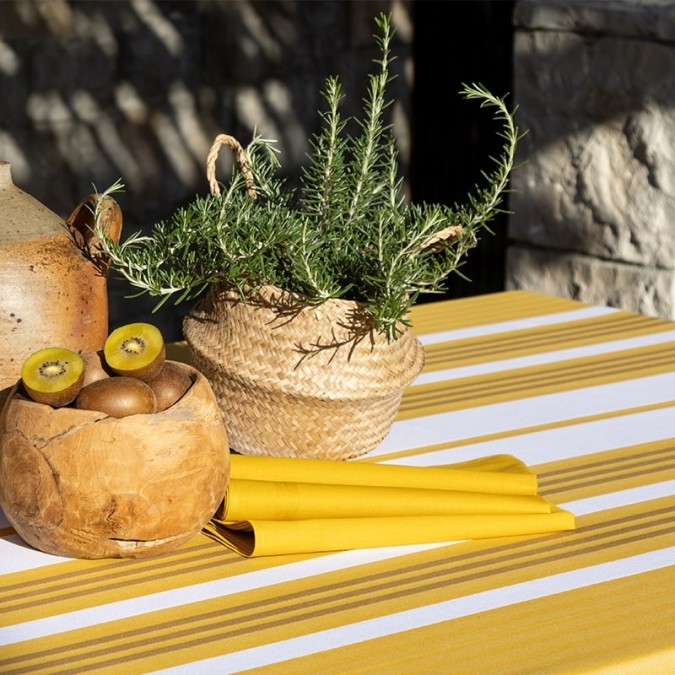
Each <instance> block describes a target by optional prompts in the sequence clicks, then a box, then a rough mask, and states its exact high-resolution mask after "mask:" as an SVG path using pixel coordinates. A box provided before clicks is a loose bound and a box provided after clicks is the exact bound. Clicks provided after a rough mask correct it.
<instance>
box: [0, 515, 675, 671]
mask: <svg viewBox="0 0 675 675" xmlns="http://www.w3.org/2000/svg"><path fill="white" fill-rule="evenodd" d="M674 511H675V508H673V507H666V508H662V509H658V510H656V511H654V512H652V513H642V514H635V515H632V516H628V517H624V518H618V519H614V520H612V521H608V522H602V523H596V524H595V525H589V526H587V527H585V528H583V529H581V530H577V531H576V532H575V533H566V534H565V535H549V536H546V537H538V538H537V539H536V541H533V540H532V539H528V540H525V541H521V542H518V543H516V544H513V543H511V544H505V545H501V546H498V547H496V548H495V549H490V550H488V551H485V550H480V551H470V552H468V553H464V554H461V555H458V556H452V555H451V556H449V557H448V558H444V559H442V560H435V561H429V562H425V563H417V564H415V565H410V566H408V567H406V568H401V569H396V570H392V571H387V572H385V573H382V572H380V573H376V574H371V575H367V576H365V577H361V578H359V579H354V580H351V581H349V582H347V583H345V582H339V583H334V584H328V585H323V586H321V587H320V588H315V589H312V590H311V591H294V592H292V593H286V594H284V595H281V596H278V597H277V598H275V599H274V600H269V599H261V600H256V601H251V602H247V603H244V604H242V605H239V606H237V607H227V608H219V609H217V610H214V611H211V612H207V613H204V614H201V615H199V616H196V617H186V618H184V619H178V620H171V621H166V622H163V623H160V624H155V625H153V626H150V627H143V628H139V629H134V630H131V631H125V632H123V633H119V634H115V635H109V636H107V638H106V639H104V640H101V639H92V640H85V641H83V642H79V643H77V644H76V645H72V646H70V647H69V649H72V650H74V649H84V648H87V647H91V646H96V647H99V649H96V650H95V651H92V652H89V653H88V654H86V655H82V658H84V659H90V658H93V657H96V656H98V655H101V656H103V655H107V654H108V653H109V650H110V648H109V647H101V644H102V643H103V642H105V641H114V640H118V639H123V640H128V639H130V638H134V637H135V636H140V635H144V634H147V633H149V632H157V631H162V630H165V629H170V628H177V627H182V626H187V627H186V628H181V630H179V631H174V632H172V633H171V634H170V635H169V634H164V635H162V639H163V640H175V639H176V638H177V637H183V636H186V635H192V636H194V634H195V630H197V631H200V632H204V631H206V630H215V629H218V628H219V627H221V626H222V627H224V628H230V630H229V631H226V632H225V633H222V632H219V634H218V635H217V636H215V637H211V638H210V637H204V636H202V637H201V638H195V640H194V641H191V642H190V643H187V644H183V645H181V646H180V647H178V648H185V647H186V646H197V645H198V644H200V643H202V644H203V643H204V642H205V641H206V642H209V641H212V640H216V639H217V640H221V639H226V638H231V637H236V636H239V635H242V634H245V633H247V632H251V631H252V630H255V631H256V632H258V631H262V630H265V629H267V628H272V627H275V626H279V625H283V624H286V623H288V620H289V619H286V618H279V619H275V620H274V621H271V622H267V623H264V624H257V625H256V626H255V627H250V626H242V627H238V628H232V619H231V618H228V615H232V614H235V613H241V612H245V611H247V610H260V611H259V613H258V614H256V615H253V616H247V617H242V618H240V619H237V622H238V623H239V624H241V623H245V622H251V621H255V620H256V618H257V617H264V616H266V615H268V614H269V613H270V611H271V610H270V603H271V602H274V603H275V604H280V605H285V606H287V605H288V603H289V602H291V601H293V603H294V604H293V606H292V607H290V611H292V612H295V610H297V609H298V608H303V607H310V608H314V607H316V603H317V602H323V603H324V604H325V603H326V601H328V602H330V603H335V602H339V601H341V600H346V601H349V600H351V599H352V598H353V595H354V590H353V588H351V587H353V586H362V585H364V584H369V585H368V587H367V590H368V592H369V593H372V592H373V591H376V592H377V591H379V590H387V589H389V588H392V587H398V586H400V583H401V582H400V580H397V579H396V578H395V577H400V576H401V575H411V574H413V573H415V583H417V581H419V580H425V581H430V582H431V583H428V584H426V585H424V586H417V585H416V586H415V589H414V592H415V593H420V592H426V591H427V590H431V589H433V588H437V587H438V585H439V583H441V582H440V581H439V579H443V578H445V582H444V583H448V580H447V576H448V573H449V574H451V575H455V574H456V573H457V572H458V571H459V572H465V571H466V573H465V574H464V575H462V576H459V577H458V578H452V579H451V580H450V583H452V584H459V583H465V582H467V581H474V580H477V579H483V578H486V577H489V576H491V575H495V574H500V573H503V572H504V571H513V570H517V569H523V568H525V567H531V566H534V565H539V564H546V563H548V562H551V561H555V560H559V559H563V558H569V557H573V556H575V555H586V554H587V553H588V552H593V551H595V550H602V549H604V548H607V549H609V548H614V547H616V546H620V545H624V544H627V543H632V542H635V541H641V540H644V539H647V538H650V537H654V536H657V535H659V534H667V533H670V532H672V531H675V523H674V522H673V518H672V513H673V512H674ZM662 514H666V515H665V517H663V518H660V519H658V520H652V521H647V522H645V523H641V524H640V522H639V521H640V520H643V519H644V518H645V517H652V518H653V516H659V515H662ZM631 522H632V524H627V523H631ZM617 525H621V527H618V528H617V527H616V526H617ZM661 525H665V526H666V527H665V528H664V529H663V530H659V531H657V532H654V531H653V529H654V528H655V527H658V526H661ZM645 528H646V529H649V532H647V533H641V534H638V532H639V530H641V529H645ZM628 533H634V534H633V536H630V537H625V538H624V539H621V540H615V541H611V542H609V544H607V543H606V542H605V543H603V541H602V540H603V539H607V538H613V537H616V536H617V535H619V536H620V535H622V534H628ZM581 534H583V536H579V535H581ZM546 540H549V541H550V540H553V542H552V543H551V544H549V545H543V542H545V541H546ZM586 542H588V544H592V545H590V546H589V545H585V544H586ZM580 546H583V548H582V550H580V551H579V550H578V549H579V547H580ZM514 549H519V550H517V551H516V553H515V555H514ZM495 551H497V552H499V551H504V552H505V553H504V554H503V555H501V556H499V555H498V556H496V557H495V556H494V553H495ZM542 553H544V554H545V555H546V557H544V558H542V557H541V554H542ZM533 555H535V556H537V557H536V558H534V559H532V560H529V561H528V560H524V558H526V557H528V556H533ZM486 556H490V557H486ZM480 557H485V559H484V560H482V561H481V563H482V564H483V565H484V566H489V567H490V568H491V569H487V570H483V571H478V570H477V562H476V558H480ZM460 562H462V563H463V564H458V563H460ZM501 563H507V566H505V567H500V568H499V569H497V570H495V569H492V568H493V567H494V566H495V565H498V564H501ZM441 565H442V566H443V568H442V569H440V570H436V571H433V568H438V567H439V566H441ZM420 572H423V573H420ZM431 580H433V581H431ZM378 581H379V582H380V583H379V584H378V585H372V582H378ZM343 589H344V590H343ZM332 591H341V592H340V593H338V594H334V595H331V596H330V597H328V598H324V599H321V598H319V599H318V600H317V599H316V598H312V597H311V596H312V595H325V594H326V593H329V592H332ZM411 592H412V591H411V590H410V589H409V588H406V589H399V590H397V591H395V592H393V593H389V594H387V595H379V596H376V597H375V596H374V597H372V598H370V599H368V600H367V601H366V602H367V604H374V603H376V602H383V601H387V600H391V599H396V598H398V597H402V596H404V595H405V596H409V595H410V594H411ZM363 604H364V599H363V598H360V599H358V600H356V601H354V602H353V603H348V604H347V605H344V604H342V605H340V610H343V609H350V608H356V607H359V606H361V605H363ZM284 611H285V612H287V611H288V610H284ZM331 611H335V610H331ZM325 613H326V610H325V609H320V610H315V611H312V612H309V613H305V614H304V615H302V616H300V617H296V616H293V617H292V618H291V619H290V620H292V621H294V622H295V621H300V620H306V619H308V618H315V617H317V616H322V615H324V614H325ZM209 619H217V621H216V622H215V623H212V624H210V625H208V626H200V627H199V628H198V629H195V628H194V627H189V624H193V623H195V622H203V621H204V620H209ZM156 643H157V638H150V637H147V638H144V639H143V640H137V641H136V642H135V643H134V645H133V647H134V648H139V647H144V646H146V645H156ZM128 646H129V644H127V645H126V647H128ZM172 649H174V648H172ZM164 651H166V650H164V649H161V648H160V649H157V650H151V651H144V652H143V657H145V656H152V655H153V654H155V653H156V654H160V653H163V652H164ZM62 652H63V648H58V647H57V648H51V649H47V650H42V651H39V652H34V653H32V654H28V655H25V656H20V657H15V658H10V659H8V660H4V661H0V665H2V664H6V665H13V664H18V663H20V662H22V661H23V662H25V661H27V660H33V659H41V658H45V657H48V656H50V655H52V654H61V653H62ZM134 658H136V657H119V658H118V659H112V660H109V661H103V662H99V663H98V664H97V665H98V666H99V667H100V666H107V665H116V664H118V663H125V662H128V661H131V660H133V659H134ZM73 660H74V657H73V656H69V657H64V658H63V659H61V660H58V661H54V662H50V666H58V665H65V664H68V666H69V668H68V672H73V673H74V672H80V671H78V670H74V669H73V668H72V665H73ZM3 672H10V671H3ZM11 672H15V671H11ZM16 672H20V671H16Z"/></svg>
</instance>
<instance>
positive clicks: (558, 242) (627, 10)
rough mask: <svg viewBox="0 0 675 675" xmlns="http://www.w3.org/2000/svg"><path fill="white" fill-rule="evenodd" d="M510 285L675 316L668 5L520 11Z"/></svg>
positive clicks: (674, 86)
mask: <svg viewBox="0 0 675 675" xmlns="http://www.w3.org/2000/svg"><path fill="white" fill-rule="evenodd" d="M514 24H515V38H514V91H515V100H516V103H517V104H518V105H519V124H520V125H521V126H522V127H523V128H524V129H527V130H528V135H527V136H526V138H525V139H524V140H523V142H522V144H521V148H520V159H521V160H524V161H526V164H525V165H524V166H523V167H521V168H520V169H518V170H517V172H516V173H515V174H514V179H513V187H514V189H515V190H516V192H515V193H514V194H513V195H512V198H511V204H510V205H511V209H512V210H513V211H514V215H513V216H512V217H511V219H510V224H509V236H510V238H511V239H512V245H511V246H510V248H509V250H508V256H507V280H506V283H507V287H508V288H525V289H530V290H535V291H541V292H544V293H550V294H555V295H562V296H567V297H572V298H576V299H580V300H582V301H587V302H592V303H599V304H608V305H612V306H617V307H622V308H625V309H628V310H632V311H638V312H642V313H645V314H648V315H655V316H663V317H668V318H675V110H674V108H675V79H674V78H673V73H674V72H675V5H673V3H672V2H668V1H661V2H659V1H658V0H651V1H639V0H632V1H629V0H623V1H618V0H615V1H612V2H606V1H585V2H574V1H562V0H548V1H546V0H532V1H523V2H518V3H517V5H516V8H515V13H514Z"/></svg>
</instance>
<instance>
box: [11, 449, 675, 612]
mask: <svg viewBox="0 0 675 675" xmlns="http://www.w3.org/2000/svg"><path fill="white" fill-rule="evenodd" d="M667 450H670V448H668V449H667ZM653 454H654V453H644V454H643V455H642V456H647V455H653ZM626 459H633V458H632V457H630V458H616V459H611V458H609V459H606V460H604V461H599V462H593V463H589V464H588V465H587V467H599V468H600V469H601V470H598V471H594V472H592V475H594V476H599V475H603V474H606V476H607V478H606V479H605V480H595V481H590V482H589V481H586V482H585V483H583V484H581V483H580V482H579V480H578V479H577V478H576V477H575V476H569V477H568V478H564V479H560V480H557V481H556V480H554V478H555V477H556V476H558V475H559V474H569V470H565V469H562V470H560V471H555V472H549V473H542V474H540V475H539V488H540V491H541V489H542V488H548V489H552V488H556V489H555V490H551V493H550V495H549V496H555V495H557V494H559V493H564V492H567V491H569V490H571V489H576V488H578V487H587V486H588V485H595V484H601V483H606V482H609V481H610V480H611V474H612V472H614V471H616V470H617V469H614V468H613V466H612V465H613V464H614V463H616V462H623V461H625V460H626ZM636 461H641V460H640V457H638V458H637V459H636ZM603 470H604V471H603ZM581 473H582V474H584V475H587V474H588V473H589V472H587V471H585V468H584V467H582V469H581ZM649 473H653V471H651V472H650V471H649V470H645V471H641V472H634V473H632V474H630V476H631V477H633V476H639V475H647V474H649ZM567 486H569V487H567ZM566 487H567V489H565V488H566ZM195 551H196V552H198V555H196V556H194V555H190V556H183V557H187V558H194V560H193V561H192V562H190V560H189V559H188V560H185V559H181V560H176V561H166V562H163V563H160V564H154V565H153V569H154V572H155V573H154V574H153V575H147V571H148V570H147V567H143V568H142V569H135V570H131V572H132V573H133V572H135V571H136V572H139V573H142V574H145V576H143V577H141V578H139V579H136V580H134V579H130V578H129V577H130V576H131V575H129V574H126V575H122V576H121V575H120V571H127V570H128V568H129V566H131V565H134V567H136V568H138V566H139V565H142V564H145V565H146V566H147V563H148V561H143V560H136V561H127V562H128V565H127V566H126V567H125V561H119V562H117V561H116V562H114V563H111V565H110V566H109V567H106V568H105V573H104V574H102V573H101V572H102V570H101V568H93V569H88V570H83V571H76V572H69V573H66V574H61V575H54V576H52V577H49V578H46V579H44V580H39V581H38V580H29V581H26V582H22V583H21V584H13V585H10V586H6V587H4V588H3V590H4V591H5V592H6V593H7V594H8V595H11V596H12V597H11V598H10V599H9V600H10V601H17V600H20V599H22V598H24V597H26V598H35V597H36V596H37V595H39V594H43V595H44V594H45V593H50V594H53V593H57V592H58V591H60V590H63V591H69V593H66V594H64V595H61V596H60V597H59V599H58V600H59V601H62V600H69V599H71V598H75V597H79V596H80V595H81V586H82V583H83V581H84V579H83V577H86V576H91V577H94V578H95V580H96V582H97V585H100V587H101V588H102V589H103V590H109V589H114V588H128V587H130V586H133V585H136V584H142V583H146V582H147V581H152V580H155V579H160V578H165V576H166V574H165V572H166V570H167V569H170V568H171V567H176V566H178V565H180V566H181V567H183V566H185V565H186V564H188V563H189V564H190V568H189V569H186V570H184V571H183V570H178V571H177V573H175V575H174V576H175V577H178V576H179V575H182V574H188V573H192V572H194V571H195V570H202V569H207V568H209V567H211V563H210V562H208V561H210V560H213V559H216V560H217V561H218V564H219V567H221V568H222V567H223V566H225V565H232V564H234V563H241V562H242V560H241V558H240V557H239V556H236V555H235V554H232V553H230V552H229V551H228V550H227V549H224V548H223V547H221V546H218V548H217V549H215V550H214V549H213V546H209V545H208V544H205V545H201V546H197V547H193V548H192V549H187V550H186V552H189V553H192V552H195ZM224 552H227V553H229V554H230V555H229V558H228V557H224V555H223V554H224ZM177 553H178V552H174V554H172V555H176V554H177ZM162 571H163V572H162ZM160 572H161V573H160ZM111 581H114V583H111ZM54 582H57V583H54ZM58 582H60V583H58ZM73 582H77V584H76V585H75V584H74V583H73ZM40 585H42V586H46V587H45V588H40ZM74 587H77V589H78V591H79V592H77V591H74V590H73V589H74ZM23 588H26V589H27V590H25V591H23V592H17V591H19V589H23ZM97 592H98V588H96V587H94V588H92V589H89V590H88V593H89V595H94V594H95V593H97ZM41 604H43V603H42V602H41V601H38V600H32V601H31V602H27V603H23V604H18V605H12V606H11V607H10V606H9V604H8V603H7V604H6V605H5V611H20V610H24V609H29V608H30V607H33V606H36V605H41Z"/></svg>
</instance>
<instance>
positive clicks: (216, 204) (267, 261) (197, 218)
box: [96, 15, 519, 339]
mask: <svg viewBox="0 0 675 675" xmlns="http://www.w3.org/2000/svg"><path fill="white" fill-rule="evenodd" d="M376 23H377V26H378V28H379V34H378V35H376V36H375V39H376V40H377V43H378V46H379V48H380V54H381V58H380V59H378V60H376V61H375V63H376V64H377V68H376V70H375V72H374V73H372V74H371V75H370V77H369V81H368V82H369V87H368V90H367V94H366V97H365V98H364V101H363V116H362V117H361V118H359V119H356V120H350V119H344V118H343V117H342V116H341V114H340V104H341V101H342V99H343V93H342V88H341V85H340V82H339V80H338V79H337V78H336V77H331V78H329V79H328V80H327V82H326V85H325V89H324V91H323V92H322V93H323V97H324V98H325V101H326V109H325V110H324V111H323V112H320V113H319V114H320V116H321V131H320V132H319V133H318V134H317V135H316V136H315V137H314V138H313V139H312V140H311V152H310V155H309V164H308V166H307V167H306V168H305V169H304V170H303V172H302V176H301V181H300V188H299V189H298V190H290V189H288V188H287V187H286V186H285V185H284V182H283V181H282V180H281V179H280V178H278V177H277V169H278V167H279V162H278V156H277V152H276V150H275V148H274V142H273V141H270V140H267V139H264V138H262V137H260V136H259V135H257V134H255V135H254V137H253V139H252V141H251V142H250V144H249V145H248V147H247V148H246V154H247V156H248V160H249V164H250V171H251V174H252V176H253V180H254V183H255V192H256V196H255V198H252V197H251V196H250V195H249V194H247V191H246V189H245V188H246V185H245V176H244V175H243V173H242V171H241V170H240V169H238V168H237V167H235V169H234V171H233V175H232V178H231V180H230V182H229V184H228V185H227V186H221V194H220V195H215V194H209V195H207V196H203V197H200V196H198V197H196V198H195V199H194V200H193V201H192V202H191V203H190V204H189V205H188V206H187V207H186V208H182V209H179V210H178V211H176V212H175V213H174V214H173V215H172V217H171V219H170V220H169V221H168V222H161V223H159V224H157V225H155V226H154V228H153V230H152V232H151V234H150V235H147V236H143V235H141V234H140V233H137V234H134V235H132V236H130V237H129V238H127V239H126V241H124V242H122V243H119V244H117V243H115V242H113V241H110V240H109V239H107V238H106V237H105V233H104V232H103V231H101V230H100V229H99V228H97V232H96V234H97V235H98V236H99V237H100V238H101V242H102V243H101V248H102V252H103V253H105V254H106V255H107V256H109V258H110V260H111V263H112V265H113V266H114V267H115V268H116V269H117V270H118V271H119V272H120V273H121V274H122V276H123V277H125V278H126V279H127V280H128V281H129V282H130V283H131V284H132V285H133V286H135V287H137V288H138V289H140V293H149V294H151V295H154V296H161V300H160V301H159V303H158V306H159V305H161V304H162V303H163V302H164V301H166V300H167V299H168V298H169V297H174V299H176V301H177V302H181V301H185V300H189V299H193V298H195V297H197V296H198V295H199V294H201V292H202V291H203V290H204V289H206V288H207V287H209V286H211V285H212V284H225V285H228V286H230V287H233V288H237V289H238V290H239V291H240V293H241V294H242V296H243V297H244V298H246V297H248V296H249V295H250V294H251V293H254V292H255V289H256V288H258V287H260V286H261V285H266V284H272V285H274V286H277V287H280V288H282V289H284V290H285V291H287V292H290V293H292V294H293V295H294V296H295V297H296V298H297V299H298V301H299V302H302V303H307V304H315V303H321V302H323V301H325V300H327V299H328V298H343V299H350V300H356V301H359V302H360V303H363V305H364V310H365V313H366V316H367V317H368V319H367V320H368V322H369V324H370V326H371V327H372V328H373V329H374V330H376V331H377V332H381V333H384V334H386V335H387V336H388V337H389V338H392V339H393V338H395V337H396V335H397V333H398V330H399V326H400V322H402V323H404V324H405V323H406V316H407V314H408V311H409V309H410V307H411V306H412V305H413V304H414V303H415V302H416V300H417V299H418V296H419V295H420V293H438V292H441V291H442V290H443V289H444V283H445V282H446V279H447V278H448V276H449V275H450V274H451V273H453V272H457V271H458V269H459V267H460V266H461V264H462V262H463V259H464V258H465V256H466V255H467V253H468V251H469V250H470V249H471V248H472V247H473V246H475V244H476V242H477V237H478V233H479V231H480V230H481V229H483V228H485V229H488V231H489V228H488V223H489V222H490V220H492V218H494V216H495V215H496V214H497V213H500V212H501V204H502V198H503V195H504V193H505V191H506V188H507V182H508V177H509V174H510V172H511V170H512V168H513V161H514V153H515V148H516V145H517V142H518V140H519V132H518V129H517V127H516V126H515V124H514V118H513V113H512V112H510V111H509V110H508V108H507V107H506V104H505V102H504V100H503V99H501V98H498V97H496V96H493V95H492V94H491V93H490V92H489V91H488V90H487V89H485V88H484V87H482V86H480V85H476V84H474V85H465V86H464V87H463V89H462V92H461V93H462V95H463V96H464V97H465V98H466V99H471V100H477V101H479V102H480V105H481V107H489V108H491V109H492V110H493V111H494V118H495V120H497V121H498V122H499V123H500V126H501V127H502V131H501V132H500V135H501V136H502V138H503V140H504V143H503V147H502V151H501V154H500V156H499V157H498V158H496V159H493V160H492V161H493V162H494V167H493V170H492V171H491V172H489V173H485V174H484V179H485V186H483V187H480V188H478V187H477V188H476V192H475V194H474V195H471V196H469V197H468V198H467V199H468V201H467V203H466V204H464V205H461V206H448V205H441V204H411V203H408V202H407V201H406V200H405V199H404V196H403V192H402V180H401V177H400V174H399V165H398V154H397V149H396V144H395V141H394V136H393V132H392V128H391V125H390V124H388V123H386V122H385V117H386V109H387V107H388V106H389V103H390V102H389V101H388V100H387V96H386V90H387V85H388V83H389V82H390V80H391V75H390V66H391V63H392V59H393V57H392V55H391V41H392V37H393V31H392V28H391V21H390V17H388V16H385V15H380V17H379V18H378V19H376ZM349 122H355V123H356V125H357V126H356V127H355V128H356V133H355V134H349V133H347V126H348V123H349ZM120 187H121V186H120V185H119V184H117V185H115V186H113V187H112V188H111V189H110V190H108V191H107V193H109V192H110V191H111V190H113V191H114V190H115V189H119V188H120Z"/></svg>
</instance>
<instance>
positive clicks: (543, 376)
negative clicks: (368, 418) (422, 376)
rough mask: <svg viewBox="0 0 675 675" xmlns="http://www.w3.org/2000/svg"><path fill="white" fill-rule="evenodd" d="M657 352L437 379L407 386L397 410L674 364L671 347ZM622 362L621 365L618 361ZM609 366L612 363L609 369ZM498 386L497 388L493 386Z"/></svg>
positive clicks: (530, 393) (631, 374)
mask: <svg viewBox="0 0 675 675" xmlns="http://www.w3.org/2000/svg"><path fill="white" fill-rule="evenodd" d="M661 356H662V355H661V354H649V355H645V357H643V358H641V359H637V358H632V359H631V360H630V362H629V363H626V358H625V357H624V358H622V359H621V361H619V362H618V363H617V364H616V365H615V364H612V363H611V362H610V363H606V362H597V363H594V364H589V365H581V366H580V365H578V364H574V365H573V366H570V365H569V364H565V365H563V366H559V367H557V368H553V369H545V370H538V371H535V372H532V371H531V370H529V369H528V372H521V373H519V372H518V370H512V371H508V372H507V373H506V374H500V376H498V377H494V376H492V375H489V374H486V375H480V376H476V377H474V378H471V379H472V381H470V382H467V380H465V379H462V380H457V381H456V383H455V384H453V385H451V386H448V383H447V382H441V383H438V384H434V385H431V386H430V387H429V388H428V389H424V388H423V387H425V385H420V386H419V387H417V388H412V389H409V390H408V391H407V392H406V394H405V395H404V396H403V401H402V403H401V408H400V412H407V411H409V410H416V409H419V408H424V407H427V406H431V405H438V404H440V403H442V404H444V405H448V404H450V403H456V402H458V401H462V402H465V403H466V402H468V401H469V400H473V401H475V400H476V399H481V398H485V397H490V398H498V397H500V396H503V395H505V394H512V393H521V394H522V393H525V397H526V398H529V397H532V396H535V395H537V394H536V387H539V388H541V387H550V386H557V385H561V384H569V383H570V382H574V383H575V384H576V385H578V386H577V388H582V387H584V386H585V384H584V381H585V380H591V379H593V378H595V377H598V376H599V375H601V376H602V377H603V379H605V378H607V377H610V378H615V377H616V376H617V375H628V376H629V379H635V378H639V377H644V374H643V373H640V372H638V371H637V369H638V368H645V366H652V367H653V366H656V365H658V366H659V368H660V371H661V372H667V369H666V368H665V367H664V366H671V365H672V366H675V350H672V349H671V350H670V353H666V356H667V357H668V358H667V359H665V360H664V359H662V358H659V357H661ZM622 364H624V365H622ZM611 366H614V367H613V368H612V369H611V370H610V369H609V368H610V367H611ZM499 386H501V388H500V389H496V387H499Z"/></svg>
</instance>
